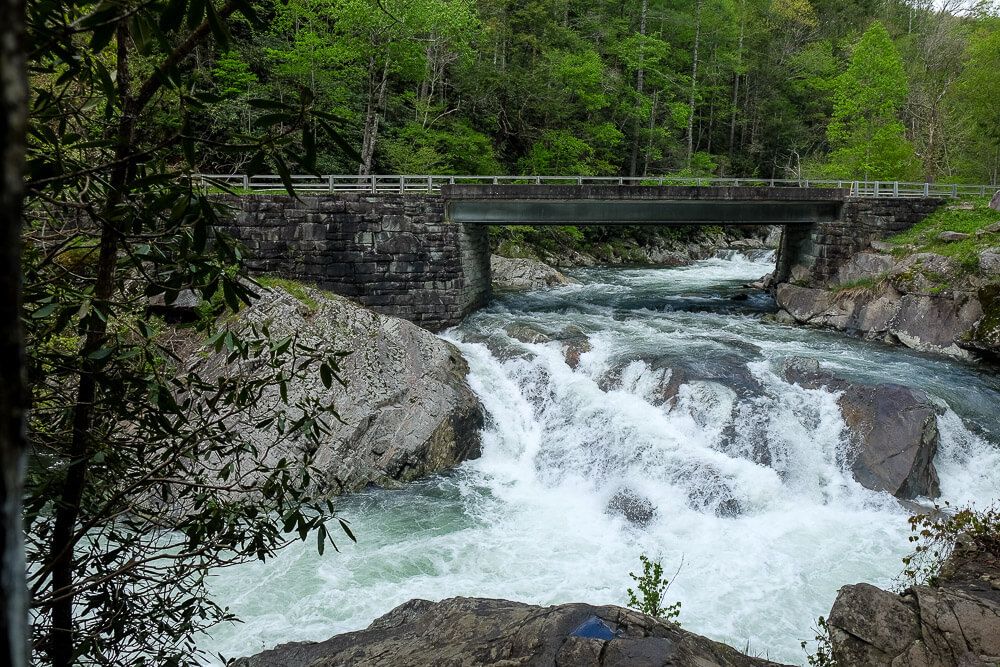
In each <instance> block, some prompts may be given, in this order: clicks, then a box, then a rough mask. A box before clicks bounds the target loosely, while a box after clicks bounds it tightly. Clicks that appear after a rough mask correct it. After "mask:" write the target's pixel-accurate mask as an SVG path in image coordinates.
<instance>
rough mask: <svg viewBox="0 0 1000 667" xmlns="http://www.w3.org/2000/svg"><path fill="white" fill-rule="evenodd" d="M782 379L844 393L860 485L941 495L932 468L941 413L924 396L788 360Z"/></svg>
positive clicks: (902, 494) (904, 494)
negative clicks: (866, 382) (843, 377)
mask: <svg viewBox="0 0 1000 667" xmlns="http://www.w3.org/2000/svg"><path fill="white" fill-rule="evenodd" d="M782 375H783V376H784V377H785V379H786V380H787V381H788V382H792V383H795V384H797V385H799V386H802V387H805V388H806V389H820V388H825V389H827V390H829V391H836V392H840V397H839V398H838V399H837V403H838V405H839V406H840V410H841V413H842V414H843V416H844V422H845V423H846V424H847V428H848V430H849V431H850V434H851V437H852V439H853V441H854V444H855V445H856V447H857V455H856V457H855V459H854V461H853V462H852V465H851V472H852V473H853V475H854V478H855V479H856V480H857V481H858V482H859V483H860V484H861V485H862V486H864V487H866V488H869V489H872V490H874V491H887V492H889V493H891V494H892V495H894V496H896V497H897V498H903V499H912V498H917V497H927V498H935V497H937V496H938V495H939V494H940V492H941V489H940V483H939V481H938V475H937V470H936V469H935V468H934V455H935V454H936V453H937V449H938V445H939V442H940V436H939V434H938V430H937V408H936V406H935V405H934V403H933V402H932V401H931V399H930V397H929V396H927V394H926V393H924V392H923V391H921V390H919V389H912V388H910V387H904V386H902V385H898V384H879V385H865V384H857V383H853V382H848V381H847V380H844V379H841V378H838V377H836V376H834V375H832V374H831V373H828V372H826V371H824V370H822V369H821V368H820V367H819V364H818V362H816V361H815V360H801V359H792V360H786V361H785V362H784V363H783V366H782Z"/></svg>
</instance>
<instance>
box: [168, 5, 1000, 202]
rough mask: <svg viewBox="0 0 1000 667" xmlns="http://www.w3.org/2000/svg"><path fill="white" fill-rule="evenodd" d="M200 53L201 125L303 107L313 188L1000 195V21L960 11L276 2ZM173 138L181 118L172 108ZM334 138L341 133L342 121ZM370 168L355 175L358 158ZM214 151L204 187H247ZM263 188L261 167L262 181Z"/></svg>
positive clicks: (243, 121) (222, 134)
mask: <svg viewBox="0 0 1000 667" xmlns="http://www.w3.org/2000/svg"><path fill="white" fill-rule="evenodd" d="M255 9H256V12H257V15H258V16H259V17H260V18H261V22H260V25H259V27H253V26H252V25H251V23H250V22H249V21H247V20H245V19H242V18H236V19H235V20H233V21H232V23H231V25H230V26H229V29H230V31H231V34H232V37H233V39H232V41H231V42H230V43H229V45H228V46H227V47H225V48H220V47H218V46H212V45H205V46H203V47H200V48H199V50H198V52H197V53H196V57H195V58H194V59H193V60H192V61H191V63H190V66H191V67H194V68H196V74H197V76H196V77H195V79H194V80H195V85H197V86H199V87H200V88H202V89H203V90H204V91H205V92H207V93H210V94H213V95H215V96H218V97H219V98H221V103H220V104H217V105H213V107H212V110H211V112H210V113H205V114H202V115H200V117H198V118H197V121H196V122H197V123H198V124H199V125H200V126H199V127H198V131H199V132H203V133H205V134H206V135H209V136H212V137H214V138H216V139H217V140H218V141H219V142H227V141H232V140H234V139H235V138H236V136H237V135H239V134H244V135H248V136H252V135H253V134H254V133H255V129H256V128H257V126H258V124H259V123H260V122H261V119H262V117H263V120H264V121H265V122H266V121H268V120H269V119H268V118H267V116H268V115H269V113H270V110H269V109H268V108H267V107H266V106H262V105H260V103H259V102H255V100H260V99H269V100H274V99H277V100H282V99H285V98H287V97H288V96H289V95H291V94H294V93H295V91H298V90H300V89H308V90H310V91H312V94H313V95H314V96H315V98H314V100H313V104H314V105H315V107H316V108H317V109H319V110H321V111H323V112H325V113H327V114H330V117H331V118H332V119H335V124H336V127H337V128H338V129H339V132H340V134H341V135H342V137H343V139H345V140H346V141H347V143H349V144H350V145H352V146H354V147H356V148H357V153H359V154H357V155H355V154H353V153H345V151H343V150H341V149H340V148H338V147H337V146H336V145H334V144H333V143H332V142H329V144H330V145H329V146H324V145H323V142H322V141H320V145H319V146H318V161H317V163H316V168H317V169H318V171H319V172H321V173H344V174H352V173H361V174H369V173H387V174H394V173H412V174H531V175H558V174H579V175H625V176H636V175H639V176H642V175H646V174H658V175H662V174H674V175H691V176H696V175H717V176H757V177H767V178H799V177H812V178H821V177H827V178H851V179H872V180H875V179H881V180H918V181H930V182H956V183H990V184H993V183H996V182H997V179H998V170H1000V105H997V104H996V100H995V91H997V90H998V89H1000V18H998V16H997V11H996V7H995V5H992V6H991V3H973V4H971V5H970V4H969V3H959V2H955V1H954V0H948V1H947V2H944V3H942V2H940V1H939V2H932V1H931V0H915V1H914V0H848V1H841V0H812V1H810V0H634V1H632V2H608V1H607V0H599V1H597V2H591V1H581V0H528V1H526V2H521V1H518V2H513V1H511V0H264V1H263V2H258V4H256V5H255ZM161 111H162V118H161V122H162V123H163V124H164V125H165V126H166V125H169V124H170V123H171V118H173V117H174V115H175V114H173V113H172V109H171V108H170V106H169V105H166V106H162V107H161ZM331 122H334V121H333V120H331ZM358 158H360V160H359V159H358ZM249 160H250V156H243V157H242V158H241V157H240V156H236V157H234V156H233V154H232V153H231V152H230V153H225V154H223V153H213V152H212V151H207V152H206V153H205V154H203V155H201V156H200V161H199V164H198V168H199V169H201V170H202V171H205V172H222V173H228V172H243V171H246V170H247V169H248V164H247V162H248V161H249ZM250 166H251V167H256V169H250V170H252V171H253V170H257V171H259V170H261V169H263V170H264V171H267V169H266V167H265V166H264V165H250Z"/></svg>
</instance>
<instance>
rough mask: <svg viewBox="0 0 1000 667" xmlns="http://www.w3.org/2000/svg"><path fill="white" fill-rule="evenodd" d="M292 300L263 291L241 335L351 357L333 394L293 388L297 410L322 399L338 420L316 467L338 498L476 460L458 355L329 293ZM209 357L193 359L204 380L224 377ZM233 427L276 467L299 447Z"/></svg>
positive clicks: (475, 414)
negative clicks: (293, 340) (264, 333)
mask: <svg viewBox="0 0 1000 667" xmlns="http://www.w3.org/2000/svg"><path fill="white" fill-rule="evenodd" d="M293 291H295V295H293V294H291V293H289V292H288V291H287V290H286V289H284V288H281V287H275V288H272V289H266V290H263V291H262V292H261V297H260V299H259V300H257V301H256V302H255V303H254V304H253V305H252V306H248V307H247V308H244V309H243V310H242V311H241V312H240V314H239V321H238V322H237V323H236V324H235V326H236V327H240V326H248V325H249V324H251V323H255V324H257V325H261V324H267V325H268V326H269V327H270V330H271V333H272V335H273V336H274V338H275V339H276V340H278V339H281V338H282V337H283V336H288V335H293V334H295V335H297V336H298V338H299V341H300V342H302V343H305V344H307V345H313V346H318V345H320V344H332V346H333V347H334V348H335V349H337V350H343V351H346V352H349V354H348V355H347V356H345V357H344V358H343V359H342V360H341V362H340V366H341V376H342V377H343V379H344V380H345V381H346V383H347V385H346V386H343V385H340V384H339V383H337V382H334V383H333V386H332V387H331V388H330V389H326V388H325V387H324V385H323V384H322V381H321V378H320V376H319V373H318V372H316V373H314V374H313V375H312V376H311V377H310V379H309V380H308V381H305V382H302V381H295V382H290V383H289V385H288V395H289V400H290V401H292V402H293V403H294V402H295V400H296V399H297V398H299V397H302V396H305V395H306V394H312V395H317V394H318V395H320V396H323V397H324V399H325V400H328V401H332V402H333V404H334V406H335V407H336V409H337V413H338V414H339V415H340V421H336V420H332V419H331V420H328V426H329V427H330V432H329V433H328V434H326V435H325V436H323V440H322V442H321V443H320V447H319V450H318V452H317V458H316V466H317V467H318V468H319V469H320V470H322V471H324V472H325V473H326V474H327V475H328V480H327V481H328V482H329V485H330V487H331V489H330V490H331V491H332V492H333V493H348V492H352V491H357V490H360V489H362V488H364V487H365V486H367V485H369V484H376V485H378V486H387V487H392V486H397V485H399V484H401V483H404V482H408V481H410V480H413V479H416V478H418V477H421V476H425V475H429V474H432V473H435V472H439V471H441V470H444V469H446V468H449V467H452V466H454V465H456V464H458V463H460V462H462V461H464V460H466V459H469V458H475V457H477V456H479V454H480V435H479V434H480V430H481V428H482V424H483V412H482V406H481V404H480V402H479V399H478V398H477V397H476V395H475V394H474V393H473V391H472V389H471V388H470V387H469V385H468V384H467V382H466V379H465V378H466V375H467V374H468V366H467V364H466V362H465V360H464V359H463V358H462V355H461V353H459V351H458V349H457V348H455V347H454V346H453V345H451V344H450V343H448V342H446V341H444V340H441V339H440V338H438V337H437V336H435V335H434V334H432V333H430V332H428V331H426V330H424V329H421V328H420V327H418V326H416V325H415V324H411V323H410V322H406V321H404V320H401V319H398V318H395V317H389V316H386V315H379V314H377V313H374V312H372V311H370V310H368V309H366V308H364V307H362V306H359V305H358V304H356V303H354V302H352V301H349V300H347V299H345V298H343V297H339V296H336V295H334V294H331V293H329V292H324V291H322V290H318V289H313V288H310V287H305V286H300V287H298V288H297V289H294V290H293ZM223 354H224V352H223ZM202 355H204V353H203V352H202V351H199V350H192V351H190V356H191V358H192V359H194V360H195V361H194V362H193V363H194V364H196V365H198V366H200V367H201V370H202V372H203V373H204V374H205V375H206V376H207V377H215V376H216V375H218V374H220V373H221V372H223V369H224V367H225V366H224V364H223V363H222V360H223V358H222V356H221V355H220V354H209V355H205V356H202ZM269 391H272V392H277V391H278V390H277V388H273V389H269ZM234 428H237V429H243V430H244V431H246V432H247V433H248V435H249V437H251V438H253V439H255V440H257V441H258V444H259V445H260V448H261V450H266V451H267V452H268V453H267V457H268V460H273V461H274V462H275V463H277V462H278V461H279V460H280V459H282V458H284V457H286V456H288V455H289V454H290V453H293V452H294V451H295V448H297V447H300V446H302V445H301V443H299V442H297V441H295V440H291V441H288V440H285V441H279V442H274V441H273V440H274V437H273V435H271V434H270V433H264V432H258V431H255V430H254V427H253V425H252V424H251V423H240V424H234Z"/></svg>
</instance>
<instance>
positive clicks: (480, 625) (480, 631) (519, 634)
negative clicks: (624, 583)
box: [234, 598, 776, 667]
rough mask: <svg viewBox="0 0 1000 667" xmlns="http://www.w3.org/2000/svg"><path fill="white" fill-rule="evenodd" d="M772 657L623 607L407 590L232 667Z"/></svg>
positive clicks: (742, 664)
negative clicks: (359, 618)
mask: <svg viewBox="0 0 1000 667" xmlns="http://www.w3.org/2000/svg"><path fill="white" fill-rule="evenodd" d="M775 664H776V663H773V662H769V661H767V660H761V659H758V658H751V657H749V656H746V655H743V654H741V653H739V652H738V651H736V650H735V649H733V648H730V647H728V646H726V645H724V644H720V643H718V642H714V641H712V640H710V639H705V638H704V637H700V636H698V635H695V634H692V633H690V632H686V631H684V630H681V629H680V628H679V627H677V626H675V625H671V624H668V623H664V622H662V621H658V620H656V619H654V618H650V617H649V616H644V615H642V614H639V613H637V612H634V611H630V610H627V609H622V608H621V607H611V606H606V607H595V606H592V605H587V604H566V605H560V606H557V607H536V606H532V605H527V604H522V603H519V602H508V601H506V600H487V599H480V598H451V599H448V600H444V601H442V602H437V603H435V602H428V601H427V600H410V601H409V602H406V603H404V604H402V605H400V606H399V607H397V608H396V609H394V610H392V611H391V612H389V613H388V614H386V615H385V616H383V617H381V618H379V619H377V620H376V621H375V622H374V623H372V624H371V625H370V626H369V627H368V628H367V629H366V630H361V631H359V632H350V633H347V634H343V635H338V636H336V637H333V638H332V639H328V640H327V641H325V642H319V643H299V644H286V645H283V646H279V647H277V648H275V649H273V650H270V651H265V652H263V653H260V654H258V655H255V656H253V657H251V658H242V659H240V660H238V661H236V663H235V665H234V667H341V666H345V667H346V666H347V665H364V666H365V667H413V666H415V665H435V667H479V666H481V665H504V666H506V667H517V666H519V665H521V666H524V667H528V666H531V667H545V666H551V667H555V666H556V665H560V666H564V667H568V666H572V667H647V666H648V667H653V666H656V667H667V666H674V667H764V666H767V665H775Z"/></svg>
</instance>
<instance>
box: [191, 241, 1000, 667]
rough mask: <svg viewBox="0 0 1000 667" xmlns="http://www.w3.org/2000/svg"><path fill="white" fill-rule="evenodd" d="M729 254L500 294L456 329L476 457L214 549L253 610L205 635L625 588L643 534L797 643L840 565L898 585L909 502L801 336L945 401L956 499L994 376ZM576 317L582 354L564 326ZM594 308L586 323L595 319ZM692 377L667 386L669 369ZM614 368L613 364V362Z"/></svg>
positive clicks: (233, 594)
mask: <svg viewBox="0 0 1000 667" xmlns="http://www.w3.org/2000/svg"><path fill="white" fill-rule="evenodd" d="M769 261H772V262H773V260H771V258H769V257H766V256H761V257H758V258H756V259H750V258H747V257H744V256H742V255H738V254H730V255H729V256H727V257H724V258H719V259H714V260H707V261H704V262H699V263H697V264H695V265H693V266H690V267H682V268H677V269H635V270H630V269H591V270H583V271H578V272H576V273H575V275H576V277H577V278H578V279H579V280H580V281H581V283H582V284H580V285H574V286H569V287H565V288H560V289H555V290H546V291H539V292H532V293H528V294H521V295H507V296H501V297H500V298H498V299H497V300H496V301H495V302H494V303H493V304H492V305H491V306H490V307H489V308H487V309H485V310H483V311H481V312H479V313H476V314H475V315H474V316H472V317H471V318H469V319H468V320H467V321H466V322H465V323H464V324H463V325H462V326H461V327H459V328H458V329H455V330H452V331H449V332H446V334H445V337H446V338H447V339H449V340H451V341H452V342H454V343H455V344H456V345H457V346H458V347H459V348H460V349H461V350H462V352H463V354H464V355H465V357H466V358H467V360H468V361H469V365H470V368H471V374H470V378H469V382H470V384H471V386H472V387H473V389H474V390H475V391H476V393H477V394H478V395H479V396H480V398H481V400H482V402H483V404H484V406H485V408H486V410H487V413H488V419H487V425H486V428H485V430H484V433H483V444H484V452H483V456H482V458H480V459H478V460H476V461H470V462H467V463H466V464H463V465H462V466H460V467H459V468H457V469H456V470H454V471H452V472H450V473H448V474H445V475H440V476H437V477H434V478H431V479H427V480H424V481H421V482H419V483H416V484H413V485H410V486H409V487H407V488H406V489H404V490H400V491H377V490H376V491H370V492H366V493H362V494H359V495H356V496H353V497H350V498H345V499H343V501H342V502H341V504H340V511H341V513H342V514H343V515H344V516H346V517H347V518H349V519H350V520H351V521H352V524H353V527H354V530H355V533H356V534H357V535H358V544H356V545H355V544H351V543H350V542H349V541H347V540H346V539H345V540H343V541H342V543H341V544H340V546H341V551H340V553H335V552H329V553H327V554H326V555H325V556H323V557H319V556H317V555H316V554H315V550H314V547H313V545H312V543H311V542H310V543H308V544H306V545H296V546H293V547H291V548H289V549H288V550H286V551H285V552H283V553H282V554H281V555H280V557H279V558H277V559H276V560H274V561H271V562H268V563H264V564H251V565H246V566H241V567H238V568H231V569H229V570H225V571H222V572H220V573H219V574H218V575H217V576H216V577H214V579H213V583H212V587H213V590H214V592H215V593H216V595H217V596H218V598H219V599H220V600H221V601H222V602H223V603H224V604H227V605H229V606H230V607H231V608H232V610H233V611H234V612H235V613H237V615H239V616H240V617H241V618H242V619H243V620H244V621H245V623H243V624H241V625H238V626H224V627H220V628H217V629H216V630H214V631H213V633H212V635H211V637H206V638H205V640H204V641H203V642H202V646H203V647H204V648H205V649H207V650H211V651H213V652H214V651H221V652H223V653H224V654H225V655H227V656H230V657H232V656H238V655H249V654H252V653H255V652H257V651H260V650H262V649H264V648H269V647H271V646H273V645H275V644H277V643H282V642H287V641H296V640H320V639H325V638H327V637H329V636H331V635H333V634H337V633H340V632H345V631H350V630H356V629H360V628H363V627H365V626H367V625H368V624H369V623H370V622H371V621H372V620H373V619H375V618H376V617H377V616H379V615H381V614H383V613H385V612H387V611H389V610H390V609H391V608H393V607H394V606H396V605H398V604H400V603H402V602H404V601H406V600H409V599H411V598H414V597H420V598H426V599H432V600H437V599H443V598H446V597H451V596H455V595H466V596H484V597H499V598H508V599H515V600H521V601H525V602H530V603H537V604H555V603H562V602H570V601H585V602H592V603H602V604H603V603H616V604H623V603H624V602H625V600H626V595H625V590H626V588H627V587H628V586H629V585H630V584H631V583H632V582H631V580H630V579H629V577H628V573H629V571H630V570H632V571H634V570H638V569H639V559H638V558H639V555H640V554H642V553H645V554H648V555H649V556H652V557H658V558H661V559H662V560H663V562H664V565H665V569H666V570H667V571H668V572H670V573H672V572H674V571H675V570H678V568H679V571H678V572H677V576H676V577H675V579H674V583H673V585H672V587H671V589H670V596H671V598H672V599H676V600H680V601H681V602H682V603H683V607H682V612H681V616H680V621H681V622H682V624H683V626H684V627H685V628H687V629H689V630H691V631H694V632H697V633H700V634H704V635H707V636H709V637H712V638H714V639H718V640H721V641H726V642H728V643H730V644H732V645H734V646H738V647H740V648H744V647H746V646H747V645H748V644H749V646H750V649H751V651H752V652H754V653H755V654H762V655H767V656H769V657H771V658H772V659H777V660H781V661H785V662H791V663H796V664H801V663H803V662H804V653H803V652H802V650H801V648H800V647H799V642H800V641H802V640H805V639H811V638H812V636H813V634H814V633H813V632H812V625H813V624H814V623H815V619H816V617H817V616H819V615H821V614H826V613H827V612H828V611H829V608H830V605H831V604H832V602H833V599H834V597H835V595H836V591H837V589H838V588H839V587H840V586H842V585H844V584H847V583H855V582H858V581H867V582H871V583H874V584H876V585H880V586H890V585H892V583H893V579H894V578H895V577H896V575H897V574H898V573H899V571H900V569H901V563H900V559H901V557H902V556H903V555H905V554H906V552H907V551H908V549H909V543H908V541H907V536H908V525H907V521H906V519H907V516H908V515H907V513H906V511H905V510H904V509H903V508H901V507H900V505H899V504H898V503H897V502H896V501H895V500H894V499H893V498H891V497H889V496H887V495H886V494H879V493H874V492H872V491H868V490H867V489H864V488H862V487H860V486H859V485H858V484H857V483H856V482H855V481H854V480H853V478H852V477H851V475H850V473H849V472H848V471H846V468H847V466H848V464H847V463H846V462H849V460H850V456H851V451H850V441H849V439H848V437H847V434H846V432H845V430H844V429H845V427H844V423H843V420H842V418H841V416H840V412H839V410H838V408H837V406H836V396H834V395H832V394H830V393H827V392H825V391H808V390H804V389H802V388H800V387H797V386H795V385H790V384H788V383H786V382H784V381H783V380H782V379H781V378H780V377H779V376H778V375H776V374H775V370H776V369H777V367H778V365H779V364H780V362H781V360H782V359H784V358H786V357H789V356H807V357H813V358H817V359H819V360H820V362H821V363H822V364H823V365H824V366H825V367H828V368H830V369H831V370H834V371H835V372H836V373H838V374H840V375H842V376H844V377H849V378H852V379H856V380H860V381H873V382H886V381H896V382H901V383H903V384H907V385H910V386H915V387H919V388H922V389H925V390H926V391H927V392H928V393H929V394H930V395H931V396H932V397H934V398H935V400H937V401H938V402H939V404H940V407H941V412H942V414H941V417H939V429H940V431H941V435H942V443H941V449H940V451H939V453H938V456H937V459H936V465H937V467H938V471H939V474H940V476H941V482H942V493H943V499H945V500H948V501H950V502H952V503H953V504H962V503H967V502H976V503H978V504H987V503H989V502H991V501H994V500H997V498H998V496H1000V491H998V489H1000V447H998V444H1000V417H998V415H997V410H996V406H997V405H1000V383H998V381H997V379H996V378H995V377H993V376H991V375H989V374H987V373H985V372H983V371H981V370H977V369H976V368H974V367H972V366H969V365H965V364H960V363H955V362H951V361H948V360H944V359H941V358H936V357H930V356H926V355H920V354H915V353H912V352H910V351H907V350H905V349H901V348H892V347H888V346H884V345H879V344H872V343H865V342H863V341H859V340H854V339H851V338H848V337H845V336H842V335H839V334H833V333H825V332H821V331H815V330H808V329H802V328H794V327H788V326H783V325H780V324H777V323H774V322H772V321H770V320H769V319H768V317H767V314H768V313H769V312H771V311H772V310H773V308H774V305H773V303H772V302H771V301H770V299H769V298H768V297H767V296H766V295H763V294H756V295H753V296H751V297H750V298H749V299H747V300H740V301H736V300H733V299H732V297H733V296H734V295H736V294H738V293H742V292H744V291H745V290H743V289H742V285H743V284H744V283H746V282H747V281H748V280H753V279H756V278H758V277H759V276H761V275H763V274H764V273H766V272H767V271H769V270H770V269H771V264H770V263H769ZM511 325H517V326H520V327H525V326H527V327H531V328H533V329H535V330H538V331H541V332H545V333H548V334H552V335H556V336H558V335H562V334H564V333H565V332H566V330H567V328H568V327H572V328H573V332H574V333H575V335H576V336H577V337H579V336H581V335H582V336H585V337H586V338H587V341H588V343H589V346H590V350H589V351H588V352H586V353H584V354H583V355H582V356H581V359H580V363H579V366H578V367H577V368H575V369H574V368H571V367H570V366H569V365H568V364H567V363H566V360H565V358H564V355H563V350H562V345H561V344H560V343H558V342H548V343H544V342H543V343H534V344H526V343H522V342H519V341H517V340H515V339H514V338H512V337H511V336H510V335H508V333H507V331H506V329H508V328H510V327H511ZM581 332H582V333H581ZM664 367H669V368H688V369H689V370H690V371H696V372H691V373H690V375H691V376H692V377H700V378H706V377H707V378H714V379H708V380H705V379H701V380H694V381H690V382H688V383H687V384H684V385H682V386H681V388H680V391H679V393H678V396H677V399H676V401H675V402H674V403H672V404H667V405H660V404H659V403H660V401H658V400H656V396H657V392H658V387H659V386H660V384H661V382H662V377H660V376H658V375H657V369H662V368H664ZM609 373H610V374H612V375H613V376H614V377H616V378H619V379H618V381H616V382H614V383H611V384H609V383H608V381H607V377H608V375H609ZM624 489H627V490H629V492H631V493H634V494H637V495H640V496H642V497H644V498H646V499H647V500H648V501H649V502H650V503H651V504H652V505H653V506H655V508H656V513H655V516H654V517H653V519H652V520H651V521H650V523H649V524H648V525H646V526H643V527H639V526H636V525H633V524H631V523H629V522H628V521H627V520H625V519H624V518H623V517H621V516H618V515H615V514H614V513H609V512H608V511H607V505H608V502H609V500H610V499H611V497H612V496H613V495H614V494H615V493H616V492H619V491H621V490H624Z"/></svg>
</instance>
